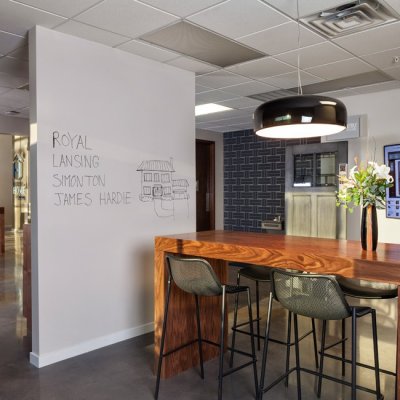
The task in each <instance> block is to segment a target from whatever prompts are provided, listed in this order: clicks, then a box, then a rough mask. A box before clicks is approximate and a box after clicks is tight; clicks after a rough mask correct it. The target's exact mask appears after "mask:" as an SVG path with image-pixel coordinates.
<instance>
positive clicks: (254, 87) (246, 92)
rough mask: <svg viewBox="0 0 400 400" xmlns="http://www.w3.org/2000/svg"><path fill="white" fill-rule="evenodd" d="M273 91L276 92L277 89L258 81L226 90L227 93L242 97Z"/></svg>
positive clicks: (226, 88)
mask: <svg viewBox="0 0 400 400" xmlns="http://www.w3.org/2000/svg"><path fill="white" fill-rule="evenodd" d="M272 90H276V87H275V86H271V85H267V84H265V83H261V82H258V81H252V82H246V83H241V84H240V85H235V86H229V87H225V88H224V91H225V92H229V93H234V94H237V95H240V96H251V95H252V94H257V93H265V92H270V91H272Z"/></svg>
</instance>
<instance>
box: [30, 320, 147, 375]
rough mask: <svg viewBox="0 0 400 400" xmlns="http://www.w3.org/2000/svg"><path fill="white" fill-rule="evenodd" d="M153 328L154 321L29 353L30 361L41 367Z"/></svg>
mask: <svg viewBox="0 0 400 400" xmlns="http://www.w3.org/2000/svg"><path fill="white" fill-rule="evenodd" d="M153 330H154V323H153V322H151V323H149V324H145V325H141V326H137V327H135V328H131V329H126V330H124V331H120V332H116V333H113V334H111V335H106V336H102V337H99V338H95V339H93V340H88V341H86V342H82V343H79V344H77V345H75V346H70V347H66V348H64V349H61V350H58V351H53V352H51V353H47V354H41V355H38V354H36V353H33V352H31V353H30V358H29V359H30V362H31V364H33V365H34V366H35V367H37V368H42V367H45V366H47V365H51V364H54V363H56V362H59V361H63V360H66V359H67V358H71V357H76V356H79V355H81V354H84V353H88V352H89V351H93V350H97V349H100V348H102V347H105V346H109V345H111V344H115V343H118V342H122V341H123V340H127V339H132V338H134V337H136V336H140V335H143V334H145V333H149V332H152V331H153Z"/></svg>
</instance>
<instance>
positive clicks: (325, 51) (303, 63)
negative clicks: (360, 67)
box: [275, 42, 353, 69]
mask: <svg viewBox="0 0 400 400" xmlns="http://www.w3.org/2000/svg"><path fill="white" fill-rule="evenodd" d="M297 53H298V51H297V50H294V51H289V52H287V53H283V54H279V55H277V56H275V58H277V59H278V60H281V61H284V62H286V63H288V64H290V65H293V66H297ZM299 54H300V68H301V69H305V68H311V67H314V66H317V65H322V64H328V63H331V62H335V61H340V60H345V59H346V58H352V57H353V56H352V55H351V54H350V53H349V52H347V51H345V50H343V49H341V48H339V47H338V46H335V45H334V44H332V43H329V42H324V43H320V44H316V45H313V46H308V47H304V48H301V49H300V50H299Z"/></svg>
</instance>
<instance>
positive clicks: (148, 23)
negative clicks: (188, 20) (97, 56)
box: [74, 0, 179, 38]
mask: <svg viewBox="0 0 400 400" xmlns="http://www.w3.org/2000/svg"><path fill="white" fill-rule="evenodd" d="M74 19H76V20H77V21H80V22H84V23H87V24H89V25H93V26H96V27H98V28H101V29H105V30H108V31H111V32H114V33H118V34H120V35H124V36H128V37H130V38H136V37H137V36H139V35H142V34H144V33H146V32H149V31H152V30H155V29H158V28H161V27H163V26H165V25H168V24H170V23H171V22H174V21H177V20H179V18H178V17H175V16H173V15H171V14H167V13H165V12H163V11H159V10H156V9H155V8H153V7H150V6H147V5H145V4H142V3H138V2H136V1H132V0H105V1H104V2H102V3H100V4H99V5H97V6H95V7H93V8H91V9H89V10H88V11H85V12H83V13H82V14H80V15H78V16H77V17H75V18H74Z"/></svg>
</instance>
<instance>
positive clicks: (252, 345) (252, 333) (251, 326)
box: [247, 288, 258, 396]
mask: <svg viewBox="0 0 400 400" xmlns="http://www.w3.org/2000/svg"><path fill="white" fill-rule="evenodd" d="M247 308H248V311H249V321H250V340H251V354H252V356H253V372H254V384H255V391H256V396H257V391H258V378H257V358H256V348H255V345H254V330H253V313H252V310H251V298H250V289H249V288H247Z"/></svg>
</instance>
